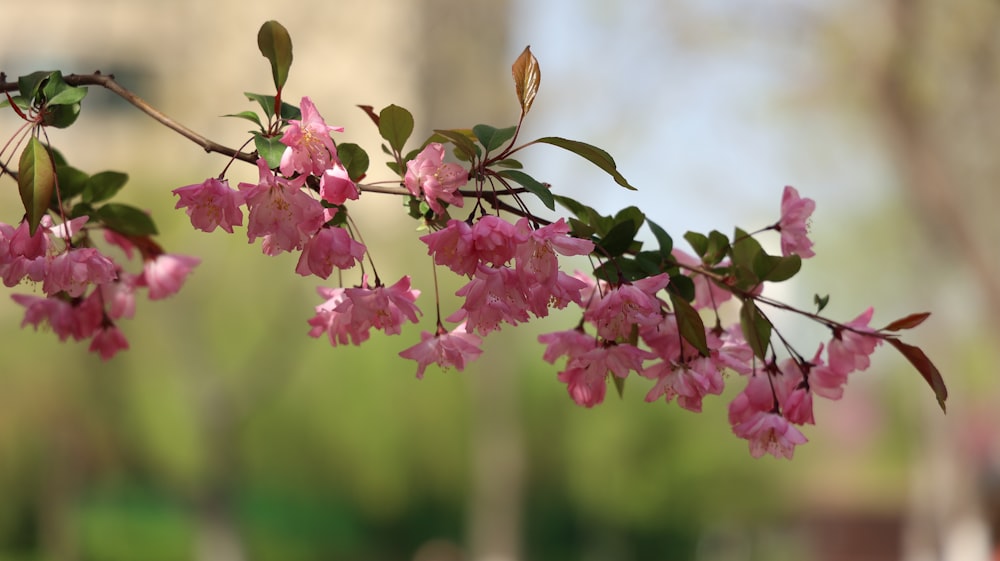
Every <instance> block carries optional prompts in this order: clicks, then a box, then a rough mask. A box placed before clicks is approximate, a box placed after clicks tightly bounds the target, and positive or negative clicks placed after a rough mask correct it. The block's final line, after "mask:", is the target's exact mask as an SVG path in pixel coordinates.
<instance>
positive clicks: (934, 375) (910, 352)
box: [886, 318, 948, 413]
mask: <svg viewBox="0 0 1000 561" xmlns="http://www.w3.org/2000/svg"><path fill="white" fill-rule="evenodd" d="M904 319H905V318H904ZM900 321H902V320H900ZM894 323H895V322H894ZM886 341H888V342H889V344H890V345H892V346H893V347H896V350H898V351H899V352H900V353H902V354H903V356H905V357H906V360H908V361H910V364H912V365H913V367H914V368H916V369H917V371H918V372H920V375H921V376H923V377H924V380H927V383H928V384H929V385H930V387H931V389H932V390H934V397H935V398H937V402H938V405H940V406H941V411H942V412H945V413H947V411H946V410H945V406H944V402H945V400H946V399H948V388H946V387H945V385H944V379H943V378H941V373H940V372H939V371H938V369H937V367H936V366H934V363H933V362H931V359H929V358H927V355H925V354H924V351H922V350H920V347H914V346H913V345H907V344H906V343H904V342H902V341H900V340H899V339H896V338H895V337H887V338H886Z"/></svg>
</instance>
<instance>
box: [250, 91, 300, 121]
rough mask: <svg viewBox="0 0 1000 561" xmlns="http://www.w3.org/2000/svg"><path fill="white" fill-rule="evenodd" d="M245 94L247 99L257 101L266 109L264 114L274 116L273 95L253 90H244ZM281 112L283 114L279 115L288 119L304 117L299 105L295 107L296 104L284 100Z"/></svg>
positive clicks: (268, 116)
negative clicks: (257, 92) (253, 91)
mask: <svg viewBox="0 0 1000 561" xmlns="http://www.w3.org/2000/svg"><path fill="white" fill-rule="evenodd" d="M243 95H245V96H246V97H247V99H249V100H250V101H256V102H257V104H258V105H260V108H261V109H262V110H263V111H264V115H266V116H267V118H268V119H270V118H271V117H274V96H273V95H264V94H255V93H252V92H243ZM280 112H281V114H280V115H278V116H279V117H281V118H282V119H284V120H286V121H288V120H291V119H301V118H302V111H301V110H300V109H299V108H298V107H295V106H294V105H291V104H289V103H285V102H284V101H282V102H281V109H280Z"/></svg>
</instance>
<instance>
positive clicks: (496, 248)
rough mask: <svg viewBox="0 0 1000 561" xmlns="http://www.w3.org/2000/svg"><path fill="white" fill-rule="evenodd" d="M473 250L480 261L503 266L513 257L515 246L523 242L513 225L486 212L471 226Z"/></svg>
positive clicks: (523, 238) (523, 239)
mask: <svg viewBox="0 0 1000 561" xmlns="http://www.w3.org/2000/svg"><path fill="white" fill-rule="evenodd" d="M472 240H473V242H472V243H473V247H474V249H473V251H474V252H475V254H476V256H477V257H478V258H479V262H480V263H486V264H489V265H491V266H493V267H503V266H504V265H506V264H507V262H508V261H510V260H511V259H513V258H514V255H515V254H516V253H517V248H518V246H520V245H521V244H522V243H524V242H525V235H521V234H520V233H518V231H517V230H516V229H515V228H514V225H513V224H511V223H510V222H507V221H506V220H504V219H502V218H500V217H499V216H494V215H492V214H488V215H486V216H484V217H482V218H480V219H479V220H478V221H476V223H475V224H473V226H472Z"/></svg>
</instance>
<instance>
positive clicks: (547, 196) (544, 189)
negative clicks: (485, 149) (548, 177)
mask: <svg viewBox="0 0 1000 561" xmlns="http://www.w3.org/2000/svg"><path fill="white" fill-rule="evenodd" d="M498 175H499V176H500V177H504V178H507V179H510V180H512V181H514V182H517V183H520V184H521V186H522V187H524V188H525V189H527V190H528V192H529V193H531V194H533V195H535V196H536V197H538V199H539V200H540V201H542V204H543V205H545V208H547V209H549V210H555V209H556V199H555V197H554V196H553V195H552V191H550V190H549V188H548V186H546V185H545V184H544V183H539V182H538V181H535V178H534V177H531V176H530V175H528V174H526V173H524V172H523V171H518V170H516V169H505V170H503V171H501V172H498Z"/></svg>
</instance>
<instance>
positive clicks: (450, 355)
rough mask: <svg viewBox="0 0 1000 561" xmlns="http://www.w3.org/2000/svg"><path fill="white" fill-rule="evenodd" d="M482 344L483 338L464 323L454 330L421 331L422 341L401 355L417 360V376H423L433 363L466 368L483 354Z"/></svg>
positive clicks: (460, 368) (442, 366) (461, 368)
mask: <svg viewBox="0 0 1000 561" xmlns="http://www.w3.org/2000/svg"><path fill="white" fill-rule="evenodd" d="M482 344H483V340H482V339H481V338H480V337H479V336H477V335H475V334H473V333H469V332H468V331H467V330H466V328H465V324H464V323H463V324H459V325H458V327H456V328H455V329H453V330H452V331H444V330H439V331H438V332H437V333H431V332H430V331H423V332H421V333H420V342H419V343H417V344H416V345H413V346H412V347H410V348H408V349H406V350H404V351H401V352H400V353H399V356H401V357H403V358H408V359H410V360H415V361H417V378H423V377H424V370H425V369H426V368H427V367H428V366H429V365H431V364H437V365H438V366H439V367H441V368H450V367H454V368H455V369H456V370H463V369H465V365H466V363H468V362H471V361H473V360H475V359H477V358H479V355H481V354H482V352H483V351H482V349H480V346H481V345H482Z"/></svg>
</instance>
